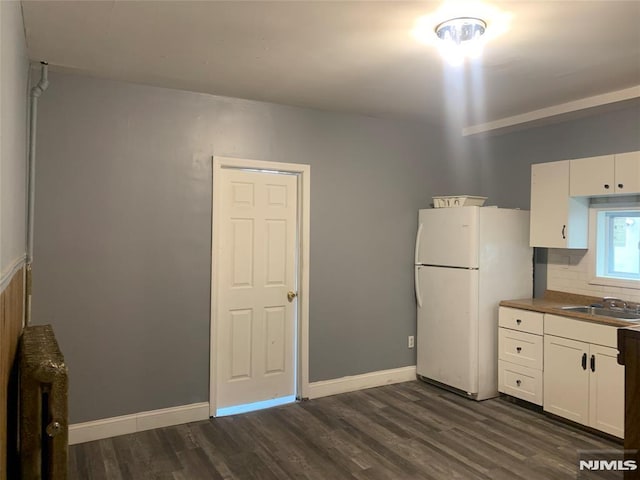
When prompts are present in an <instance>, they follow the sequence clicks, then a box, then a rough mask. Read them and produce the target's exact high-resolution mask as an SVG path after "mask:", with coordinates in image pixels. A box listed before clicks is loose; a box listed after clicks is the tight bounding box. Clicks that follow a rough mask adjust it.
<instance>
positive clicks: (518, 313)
mask: <svg viewBox="0 0 640 480" xmlns="http://www.w3.org/2000/svg"><path fill="white" fill-rule="evenodd" d="M542 318H543V314H542V313H538V312H530V311H529V310H519V309H517V308H510V307H500V309H499V310H498V323H499V325H500V326H501V327H505V328H511V329H513V330H518V331H521V332H528V333H536V334H538V335H542Z"/></svg>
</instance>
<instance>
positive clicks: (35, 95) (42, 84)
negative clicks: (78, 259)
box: [25, 62, 49, 325]
mask: <svg viewBox="0 0 640 480" xmlns="http://www.w3.org/2000/svg"><path fill="white" fill-rule="evenodd" d="M40 65H41V67H40V81H39V82H38V84H37V85H36V86H35V87H33V88H32V89H31V96H30V99H31V104H30V107H31V110H30V116H29V161H28V165H27V168H28V171H29V175H28V181H27V192H28V200H27V279H26V280H27V281H26V295H25V302H26V304H25V324H26V325H29V323H31V284H32V278H31V275H32V274H31V270H32V262H33V224H34V210H35V185H36V128H37V125H38V99H39V98H40V95H42V94H43V93H44V91H45V90H46V89H47V87H48V86H49V79H48V73H49V64H48V63H47V62H40Z"/></svg>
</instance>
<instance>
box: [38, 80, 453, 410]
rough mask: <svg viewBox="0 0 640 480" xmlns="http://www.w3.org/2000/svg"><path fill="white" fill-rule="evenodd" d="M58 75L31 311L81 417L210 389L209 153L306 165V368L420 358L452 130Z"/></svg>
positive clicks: (46, 134)
mask: <svg viewBox="0 0 640 480" xmlns="http://www.w3.org/2000/svg"><path fill="white" fill-rule="evenodd" d="M50 80H51V86H50V87H49V90H48V91H47V92H46V94H45V95H44V96H43V97H42V99H41V103H40V112H39V130H38V169H37V196H36V230H35V262H34V298H33V309H34V322H35V323H48V322H50V323H52V324H53V325H54V328H55V331H56V335H57V337H58V339H59V342H60V344H61V348H62V349H63V352H64V354H65V357H66V360H67V363H68V365H69V368H70V372H71V387H70V388H71V390H70V410H71V421H72V422H82V421H87V420H92V419H97V418H104V417H111V416H115V415H123V414H127V413H132V412H138V411H145V410H152V409H157V408H164V407H169V406H174V405H183V404H188V403H193V402H202V401H207V400H208V382H209V299H210V295H209V288H210V283H209V282H210V280H209V278H210V264H211V255H210V228H211V165H210V159H211V156H212V155H225V156H233V157H241V158H249V159H258V160H269V161H282V162H294V163H307V164H310V165H311V267H310V268H311V278H310V287H311V297H310V338H309V342H310V366H309V369H310V379H311V381H317V380H323V379H330V378H337V377H342V376H345V375H354V374H360V373H364V372H369V371H375V370H381V369H389V368H396V367H402V366H406V365H413V364H415V351H414V350H409V349H407V336H408V335H413V334H415V300H414V294H413V269H412V260H413V247H414V235H415V231H416V219H417V210H418V209H419V208H421V207H425V206H428V205H429V203H430V199H431V196H432V195H436V194H447V193H449V192H450V191H451V189H450V185H453V184H454V173H455V171H454V169H452V168H449V164H448V162H446V161H445V159H444V157H443V155H444V154H443V153H442V152H441V151H440V148H439V147H438V146H439V145H440V144H441V141H440V138H441V137H442V135H441V132H438V131H434V130H433V129H429V128H427V127H425V126H422V125H418V124H413V123H404V122H394V121H387V120H379V119H374V118H368V117H362V116H354V115H339V114H333V113H324V112H319V111H313V110H305V109H297V108H290V107H284V106H277V105H272V104H266V103H259V102H252V101H244V100H237V99H230V98H222V97H215V96H210V95H203V94H195V93H188V92H181V91H177V90H168V89H161V88H153V87H146V86H139V85H133V84H126V83H118V82H113V81H107V80H98V79H93V78H89V77H82V76H74V75H66V74H55V73H52V74H51V78H50ZM456 168H457V167H456ZM456 177H458V176H456Z"/></svg>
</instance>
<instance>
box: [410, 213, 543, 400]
mask: <svg viewBox="0 0 640 480" xmlns="http://www.w3.org/2000/svg"><path fill="white" fill-rule="evenodd" d="M418 218H419V224H418V233H417V236H416V249H415V290H416V301H417V305H418V325H417V374H418V376H419V377H420V378H422V379H423V380H425V381H429V382H432V383H436V384H438V385H440V386H444V387H446V388H449V389H452V390H454V391H456V392H458V393H461V394H463V395H466V396H468V397H470V398H473V399H476V400H484V399H487V398H491V397H495V396H497V395H498V303H499V302H500V300H505V299H514V298H528V297H532V296H533V250H532V249H531V248H530V247H529V212H528V211H525V210H511V209H504V208H497V207H456V208H432V209H427V210H420V211H419V215H418Z"/></svg>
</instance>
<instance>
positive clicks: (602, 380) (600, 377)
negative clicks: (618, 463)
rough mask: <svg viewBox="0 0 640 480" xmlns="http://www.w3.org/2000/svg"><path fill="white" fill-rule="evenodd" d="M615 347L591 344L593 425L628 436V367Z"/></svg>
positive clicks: (590, 367)
mask: <svg viewBox="0 0 640 480" xmlns="http://www.w3.org/2000/svg"><path fill="white" fill-rule="evenodd" d="M617 356H618V351H617V350H616V349H615V348H608V347H602V346H600V345H590V355H589V369H590V371H591V375H590V377H591V378H590V380H589V426H591V427H593V428H597V429H598V430H602V431H603V432H607V433H610V434H611V435H615V436H617V437H620V438H623V437H624V367H623V366H622V365H618V359H617Z"/></svg>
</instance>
